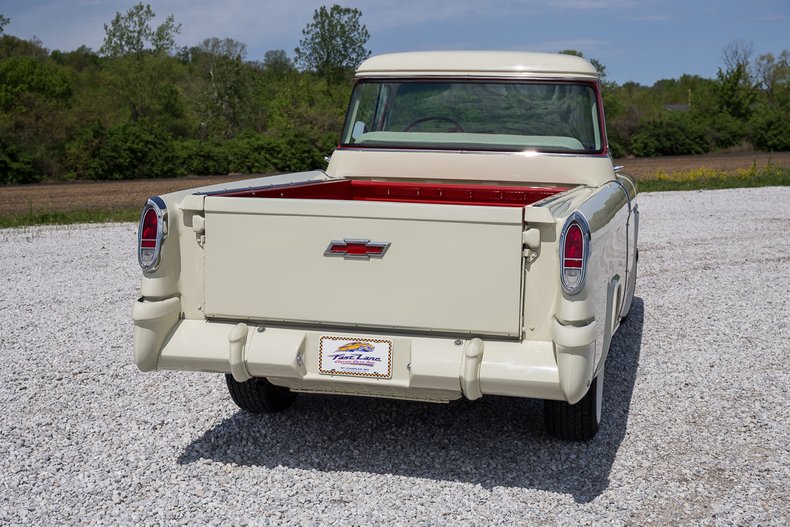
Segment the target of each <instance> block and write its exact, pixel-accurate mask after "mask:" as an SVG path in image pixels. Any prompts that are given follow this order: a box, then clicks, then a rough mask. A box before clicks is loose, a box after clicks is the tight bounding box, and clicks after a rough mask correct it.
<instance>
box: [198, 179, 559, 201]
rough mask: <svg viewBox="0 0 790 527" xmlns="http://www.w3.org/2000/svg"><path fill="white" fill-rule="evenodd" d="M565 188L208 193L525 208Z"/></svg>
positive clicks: (416, 186)
mask: <svg viewBox="0 0 790 527" xmlns="http://www.w3.org/2000/svg"><path fill="white" fill-rule="evenodd" d="M568 188H569V187H533V186H523V185H518V186H517V185H509V186H502V185H477V184H448V183H422V182H420V183H417V182H402V181H367V180H357V179H353V180H352V179H339V180H332V181H321V182H318V183H301V184H296V185H287V186H275V187H260V188H248V189H244V190H239V191H230V192H228V191H220V192H216V193H211V194H210V195H213V196H217V195H221V196H224V197H239V198H285V199H331V200H347V201H389V202H397V203H431V204H445V205H477V206H489V207H525V206H527V205H531V204H532V203H535V202H537V201H540V200H542V199H545V198H548V197H549V196H553V195H554V194H557V193H560V192H564V191H566V190H568Z"/></svg>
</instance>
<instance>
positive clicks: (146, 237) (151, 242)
mask: <svg viewBox="0 0 790 527" xmlns="http://www.w3.org/2000/svg"><path fill="white" fill-rule="evenodd" d="M166 234H167V207H166V206H165V202H164V201H163V200H162V198H160V197H159V196H156V197H153V198H150V199H149V200H148V201H147V202H146V204H145V207H143V213H142V215H141V216H140V228H139V230H138V233H137V261H138V262H140V267H142V268H143V271H155V270H156V268H157V267H159V255H160V252H161V249H162V242H163V241H164V239H165V235H166Z"/></svg>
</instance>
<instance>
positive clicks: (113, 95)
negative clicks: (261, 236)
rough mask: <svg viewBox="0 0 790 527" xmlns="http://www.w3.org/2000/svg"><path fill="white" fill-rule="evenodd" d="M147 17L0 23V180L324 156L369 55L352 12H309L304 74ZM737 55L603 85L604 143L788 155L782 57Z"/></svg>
mask: <svg viewBox="0 0 790 527" xmlns="http://www.w3.org/2000/svg"><path fill="white" fill-rule="evenodd" d="M0 16H2V15H0ZM5 20H7V19H5V18H0V26H3V27H4V24H7V21H5ZM155 20H156V19H155V14H154V12H153V11H152V10H151V7H150V6H148V5H146V4H143V3H138V4H136V5H134V6H133V7H132V8H131V9H129V10H128V11H126V12H125V13H117V14H116V16H115V18H114V19H113V20H112V21H111V22H110V23H108V24H107V25H106V26H105V30H106V38H105V42H104V46H102V49H101V50H100V52H95V51H93V50H91V49H90V48H87V47H85V46H81V47H79V48H77V49H76V50H73V51H60V50H54V51H52V52H51V53H50V52H49V51H48V50H47V49H45V48H44V47H43V46H42V44H41V42H40V41H38V40H36V39H31V40H24V39H20V38H18V37H15V36H13V35H7V34H0V184H15V183H30V182H36V181H43V180H64V179H126V178H138V177H169V176H181V175H186V174H198V175H209V174H211V175H217V174H228V173H251V172H256V173H270V172H284V171H292V170H310V169H314V168H318V167H321V166H323V157H324V156H326V155H328V154H329V153H330V152H331V151H332V149H333V148H334V146H335V145H336V144H337V140H338V134H339V132H340V130H341V128H342V125H343V116H344V113H345V110H346V107H347V105H348V100H349V97H350V93H351V86H350V83H349V82H340V81H341V80H347V75H348V73H349V72H350V70H351V69H352V68H354V67H355V66H357V65H358V64H359V62H360V61H361V60H363V59H364V58H366V57H367V56H368V55H369V52H368V51H367V50H366V49H365V47H364V46H365V43H366V42H367V40H368V37H369V35H368V32H367V29H366V28H365V26H364V25H363V24H361V21H360V20H361V13H360V12H359V11H358V10H356V9H347V8H342V7H339V6H336V5H335V6H332V7H331V8H327V7H322V8H319V9H318V10H316V12H315V14H314V17H313V21H312V23H310V24H308V25H307V26H306V27H305V29H304V31H303V39H302V41H301V42H300V47H299V49H298V50H297V56H296V63H297V64H298V66H299V67H300V68H302V70H307V71H298V70H297V69H296V68H295V66H294V63H293V62H292V61H291V59H290V58H289V57H288V55H287V54H286V52H285V51H283V50H270V51H268V52H266V54H265V55H264V56H263V57H262V58H259V60H260V62H256V61H250V60H248V59H247V57H246V45H245V44H244V43H242V42H238V41H235V40H233V39H227V38H216V37H212V38H207V39H205V40H203V41H202V42H201V43H200V44H198V45H196V46H193V47H189V48H182V49H180V50H179V51H178V54H177V56H174V55H172V53H173V51H174V49H175V37H176V36H177V35H178V33H179V31H180V25H178V24H176V23H175V20H174V19H173V17H172V16H170V17H167V18H166V19H165V20H164V22H163V23H162V24H159V25H158V26H157V25H156V24H155ZM566 52H567V53H569V54H573V55H579V56H581V55H582V54H581V52H578V51H574V50H566ZM739 57H740V58H739ZM735 58H736V59H737V60H733V61H732V64H729V63H728V64H725V69H724V70H723V71H722V72H720V75H719V76H718V77H717V78H716V79H704V78H701V77H699V76H696V75H684V76H682V77H680V78H679V79H664V80H661V81H658V82H656V83H655V84H654V85H653V86H641V85H639V84H636V83H625V84H623V85H617V84H616V83H614V82H607V81H603V82H602V91H603V99H604V107H605V109H606V115H607V128H608V137H609V143H610V148H611V151H612V154H613V155H615V156H618V157H619V156H623V155H656V154H660V155H672V154H679V153H697V152H705V151H709V150H715V149H727V148H738V149H741V148H749V147H750V146H754V147H755V148H759V149H763V150H774V151H776V150H790V144H788V141H789V139H788V138H790V130H789V129H788V127H790V52H788V51H787V50H783V51H781V52H779V53H776V54H771V53H768V54H764V55H760V56H759V58H758V59H757V60H756V61H754V62H751V63H749V62H748V61H746V62H744V60H745V59H744V58H743V57H742V56H740V55H738V56H736V57H735ZM739 64H744V67H745V65H746V64H752V66H753V68H752V69H749V70H748V71H746V72H744V71H743V70H740V69H739V66H738V65H739ZM596 67H597V68H598V70H599V72H600V73H601V74H603V73H604V71H605V68H604V66H603V64H600V63H596Z"/></svg>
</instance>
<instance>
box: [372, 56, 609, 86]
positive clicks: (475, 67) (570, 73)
mask: <svg viewBox="0 0 790 527" xmlns="http://www.w3.org/2000/svg"><path fill="white" fill-rule="evenodd" d="M434 75H440V76H458V75H460V76H475V77H477V76H480V77H491V76H493V77H503V76H504V77H537V78H575V79H585V80H595V79H597V78H598V72H597V71H596V70H595V68H594V67H593V66H592V64H590V63H589V62H587V61H586V60H584V59H582V58H579V57H575V56H573V55H561V54H559V53H530V52H521V51H418V52H412V53H390V54H387V55H377V56H375V57H371V58H369V59H368V60H366V61H365V62H363V63H362V64H361V65H360V66H359V69H358V70H357V77H381V76H386V77H390V76H398V77H400V76H434Z"/></svg>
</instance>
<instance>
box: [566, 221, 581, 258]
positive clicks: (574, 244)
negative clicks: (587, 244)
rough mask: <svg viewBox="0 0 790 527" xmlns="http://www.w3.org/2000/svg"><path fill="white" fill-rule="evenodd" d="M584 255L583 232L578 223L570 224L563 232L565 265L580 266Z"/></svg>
mask: <svg viewBox="0 0 790 527" xmlns="http://www.w3.org/2000/svg"><path fill="white" fill-rule="evenodd" d="M583 257H584V234H583V233H582V228H581V227H579V224H578V223H573V224H571V226H570V227H568V231H567V232H566V233H565V258H564V261H563V265H564V266H565V267H573V268H581V267H582V258H583Z"/></svg>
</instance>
